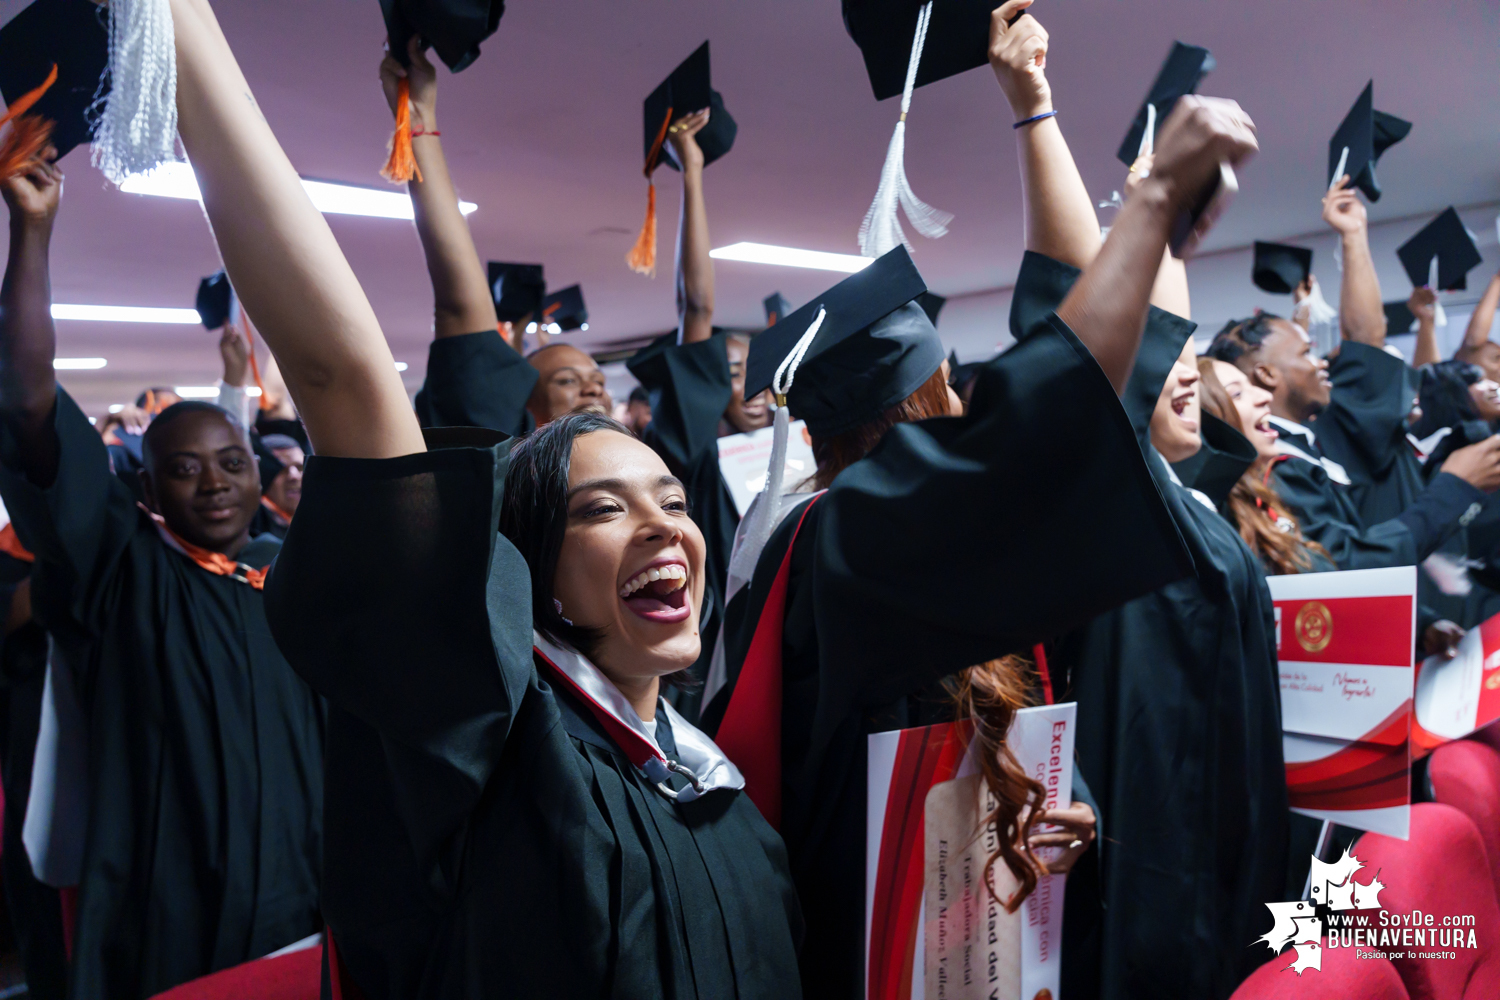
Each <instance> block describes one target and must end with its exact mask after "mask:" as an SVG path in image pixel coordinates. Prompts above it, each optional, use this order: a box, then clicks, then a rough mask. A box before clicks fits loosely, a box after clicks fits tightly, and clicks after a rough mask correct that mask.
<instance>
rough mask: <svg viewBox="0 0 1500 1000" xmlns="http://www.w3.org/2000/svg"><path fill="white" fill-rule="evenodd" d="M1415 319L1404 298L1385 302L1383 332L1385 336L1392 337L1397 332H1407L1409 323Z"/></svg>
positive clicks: (1409, 326)
mask: <svg viewBox="0 0 1500 1000" xmlns="http://www.w3.org/2000/svg"><path fill="white" fill-rule="evenodd" d="M1416 321H1417V317H1416V316H1414V315H1412V311H1411V308H1410V307H1409V306H1408V305H1407V304H1406V300H1405V299H1401V300H1398V301H1396V302H1387V303H1386V304H1385V332H1386V335H1387V336H1391V337H1394V336H1396V335H1397V334H1401V333H1409V332H1410V331H1411V325H1412V324H1413V323H1415V322H1416Z"/></svg>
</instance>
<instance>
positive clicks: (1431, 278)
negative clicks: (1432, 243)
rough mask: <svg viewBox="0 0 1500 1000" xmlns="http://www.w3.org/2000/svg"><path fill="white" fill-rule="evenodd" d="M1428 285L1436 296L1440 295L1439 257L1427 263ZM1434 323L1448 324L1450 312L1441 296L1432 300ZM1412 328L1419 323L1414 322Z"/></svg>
mask: <svg viewBox="0 0 1500 1000" xmlns="http://www.w3.org/2000/svg"><path fill="white" fill-rule="evenodd" d="M1427 287H1428V288H1430V289H1432V294H1433V295H1434V296H1436V295H1438V259H1437V257H1436V256H1434V257H1433V258H1432V260H1431V261H1429V262H1428V264H1427ZM1432 325H1433V326H1447V325H1448V314H1447V312H1445V311H1444V310H1443V301H1442V299H1440V298H1434V299H1433V301H1432ZM1411 328H1412V329H1413V330H1415V329H1416V328H1417V324H1416V323H1412V326H1411Z"/></svg>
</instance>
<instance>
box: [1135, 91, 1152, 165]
mask: <svg viewBox="0 0 1500 1000" xmlns="http://www.w3.org/2000/svg"><path fill="white" fill-rule="evenodd" d="M1155 155H1156V105H1154V104H1147V105H1146V131H1144V132H1142V133H1141V145H1140V148H1139V149H1138V150H1137V151H1136V154H1135V158H1136V159H1137V160H1139V159H1140V158H1141V157H1143V156H1155ZM1142 176H1149V174H1143V175H1142Z"/></svg>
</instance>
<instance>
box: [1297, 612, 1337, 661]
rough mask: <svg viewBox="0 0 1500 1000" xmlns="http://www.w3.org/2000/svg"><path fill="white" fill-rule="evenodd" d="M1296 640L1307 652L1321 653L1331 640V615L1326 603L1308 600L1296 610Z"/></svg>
mask: <svg viewBox="0 0 1500 1000" xmlns="http://www.w3.org/2000/svg"><path fill="white" fill-rule="evenodd" d="M1293 627H1294V629H1295V631H1296V633H1297V642H1298V643H1299V644H1300V645H1301V646H1302V648H1303V649H1305V650H1307V651H1308V652H1309V653H1321V652H1323V650H1325V649H1327V648H1328V644H1329V643H1330V642H1332V641H1333V615H1332V614H1330V613H1329V611H1328V607H1327V605H1324V604H1321V603H1319V602H1317V601H1308V602H1307V603H1306V604H1304V605H1302V610H1301V611H1298V612H1297V621H1296V623H1295V624H1294V626H1293Z"/></svg>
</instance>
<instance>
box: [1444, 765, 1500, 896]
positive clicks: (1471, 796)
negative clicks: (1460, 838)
mask: <svg viewBox="0 0 1500 1000" xmlns="http://www.w3.org/2000/svg"><path fill="white" fill-rule="evenodd" d="M1427 775H1428V777H1429V778H1430V779H1431V781H1432V790H1433V794H1434V796H1435V797H1436V799H1437V801H1439V802H1441V803H1443V804H1444V805H1450V806H1453V807H1454V808H1455V809H1458V810H1460V811H1462V812H1463V813H1464V814H1465V815H1466V816H1468V817H1469V818H1470V819H1472V820H1473V821H1474V825H1475V826H1476V827H1478V828H1479V836H1480V837H1481V838H1482V839H1483V840H1484V850H1485V854H1487V855H1488V856H1489V860H1490V873H1491V875H1492V876H1493V879H1494V882H1495V891H1496V893H1497V894H1500V750H1497V749H1496V748H1495V747H1493V746H1491V745H1490V744H1489V743H1488V742H1480V741H1478V740H1457V741H1455V742H1453V743H1444V744H1443V745H1442V746H1440V747H1438V748H1437V749H1436V750H1434V751H1433V752H1432V757H1431V759H1429V760H1428V762H1427Z"/></svg>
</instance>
